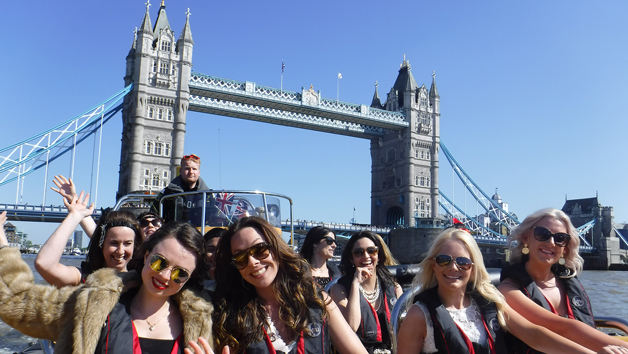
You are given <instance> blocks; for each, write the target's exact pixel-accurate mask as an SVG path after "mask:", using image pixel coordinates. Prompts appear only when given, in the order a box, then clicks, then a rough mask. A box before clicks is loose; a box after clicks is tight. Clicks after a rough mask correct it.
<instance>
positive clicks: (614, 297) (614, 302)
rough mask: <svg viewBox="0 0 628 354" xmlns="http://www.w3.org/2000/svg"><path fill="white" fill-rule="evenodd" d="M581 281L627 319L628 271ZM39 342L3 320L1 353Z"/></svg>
mask: <svg viewBox="0 0 628 354" xmlns="http://www.w3.org/2000/svg"><path fill="white" fill-rule="evenodd" d="M23 258H24V260H25V261H26V263H28V264H29V265H30V266H31V269H33V272H34V273H35V281H37V282H39V283H44V280H43V279H42V278H41V276H40V275H39V274H37V272H36V271H35V268H34V266H33V262H34V260H35V255H23ZM82 259H83V257H81V256H63V257H62V259H61V263H63V264H66V265H70V266H79V264H80V263H81V260H82ZM580 281H581V282H582V283H583V285H584V288H585V289H586V290H587V293H588V294H589V298H590V299H591V304H592V306H593V313H594V314H595V315H596V316H611V317H619V318H624V319H628V306H627V304H626V303H627V301H626V300H628V272H621V271H600V270H587V271H584V273H583V274H582V275H581V276H580ZM34 341H36V339H34V338H31V337H28V336H25V335H23V334H21V333H20V332H18V331H16V330H14V329H12V328H11V327H9V326H8V325H6V324H5V323H4V322H2V321H0V354H11V353H15V352H20V351H22V350H23V349H25V348H26V347H27V346H28V345H29V343H33V342H34Z"/></svg>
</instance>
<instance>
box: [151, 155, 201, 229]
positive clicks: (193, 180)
mask: <svg viewBox="0 0 628 354" xmlns="http://www.w3.org/2000/svg"><path fill="white" fill-rule="evenodd" d="M208 189H209V188H208V187H207V185H206V184H205V181H203V179H202V178H201V158H200V157H198V156H197V155H194V154H191V155H185V156H183V157H182V158H181V167H180V169H179V175H178V176H177V177H176V178H175V179H173V180H172V182H170V184H169V185H168V186H167V187H166V188H164V189H163V190H162V191H161V192H160V193H159V194H158V195H157V199H155V202H154V203H153V206H152V208H151V211H153V212H155V213H157V214H159V203H160V201H161V199H162V198H163V197H165V196H167V195H171V194H177V193H183V192H196V191H203V190H208ZM202 202H203V197H202V195H200V196H199V195H190V196H184V197H177V198H168V199H166V201H165V202H164V204H163V208H164V211H163V219H164V220H165V221H172V220H175V217H176V219H177V220H178V221H198V223H200V211H199V212H196V211H197V210H196V209H199V208H202ZM200 210H202V209H200ZM197 214H198V215H197ZM197 219H198V220H197ZM193 224H196V222H193Z"/></svg>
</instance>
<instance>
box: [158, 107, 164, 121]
mask: <svg viewBox="0 0 628 354" xmlns="http://www.w3.org/2000/svg"><path fill="white" fill-rule="evenodd" d="M157 119H159V120H164V110H163V109H162V108H159V109H158V110H157Z"/></svg>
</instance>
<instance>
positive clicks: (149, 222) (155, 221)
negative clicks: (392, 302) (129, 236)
mask: <svg viewBox="0 0 628 354" xmlns="http://www.w3.org/2000/svg"><path fill="white" fill-rule="evenodd" d="M148 225H153V226H154V227H156V228H160V227H161V225H162V224H161V220H159V219H148V218H145V219H142V220H140V227H146V226H148Z"/></svg>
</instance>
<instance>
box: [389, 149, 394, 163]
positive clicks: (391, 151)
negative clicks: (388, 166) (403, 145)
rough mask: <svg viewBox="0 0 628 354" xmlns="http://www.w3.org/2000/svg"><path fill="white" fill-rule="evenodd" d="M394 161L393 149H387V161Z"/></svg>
mask: <svg viewBox="0 0 628 354" xmlns="http://www.w3.org/2000/svg"><path fill="white" fill-rule="evenodd" d="M393 161H395V149H390V150H389V151H388V162H393Z"/></svg>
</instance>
